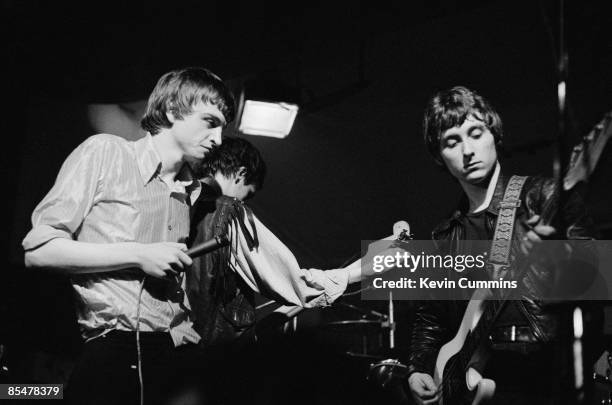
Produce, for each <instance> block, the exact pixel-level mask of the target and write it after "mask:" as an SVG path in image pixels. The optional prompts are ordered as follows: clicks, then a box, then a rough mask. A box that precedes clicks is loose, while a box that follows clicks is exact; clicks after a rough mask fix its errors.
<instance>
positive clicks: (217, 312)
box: [186, 178, 257, 348]
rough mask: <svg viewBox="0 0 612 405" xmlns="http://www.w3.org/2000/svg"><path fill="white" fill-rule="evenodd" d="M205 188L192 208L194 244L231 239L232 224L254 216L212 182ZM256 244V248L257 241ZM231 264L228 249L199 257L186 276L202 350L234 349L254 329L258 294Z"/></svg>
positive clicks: (187, 289) (188, 293)
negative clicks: (246, 216)
mask: <svg viewBox="0 0 612 405" xmlns="http://www.w3.org/2000/svg"><path fill="white" fill-rule="evenodd" d="M202 188H203V190H202V191H203V192H202V193H201V195H200V198H199V199H198V201H197V202H196V204H195V205H194V207H193V213H192V219H191V232H190V241H189V244H190V245H197V244H198V243H202V242H204V241H208V240H210V239H212V238H214V237H215V236H219V235H225V234H227V230H228V227H229V226H230V223H232V222H233V223H235V224H237V225H238V226H244V225H243V224H242V221H243V220H242V218H243V217H244V212H245V211H247V212H248V211H249V208H248V207H247V206H245V205H244V204H243V203H242V202H240V201H238V200H236V199H235V198H230V197H226V196H223V195H221V189H220V188H219V186H218V185H217V184H216V182H214V180H212V179H209V178H207V179H205V181H204V182H203V183H202ZM245 235H246V234H245ZM245 237H246V236H245ZM247 239H248V238H247ZM251 243H252V244H256V243H257V241H256V239H255V240H253V241H252V242H251ZM229 262H230V246H225V247H222V248H220V249H217V250H215V251H213V252H211V253H208V254H205V255H203V256H200V257H196V258H194V259H193V264H192V266H191V268H190V269H189V271H187V272H186V292H187V296H188V298H189V303H190V306H191V311H192V315H193V317H194V329H195V330H196V332H198V334H200V336H201V337H202V340H201V341H200V346H201V347H202V348H208V347H211V346H218V345H226V344H233V343H234V342H235V341H236V340H237V338H238V337H241V336H242V335H243V334H244V333H245V332H246V331H248V330H250V329H251V328H252V327H253V326H254V325H255V301H254V295H253V291H252V290H251V289H250V288H249V287H248V286H247V285H246V284H245V283H244V281H242V279H241V278H240V277H239V276H238V275H237V274H236V273H235V272H234V271H232V270H231V269H230V267H229Z"/></svg>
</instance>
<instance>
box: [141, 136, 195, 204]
mask: <svg viewBox="0 0 612 405" xmlns="http://www.w3.org/2000/svg"><path fill="white" fill-rule="evenodd" d="M134 149H135V150H136V161H137V163H138V170H139V171H140V176H141V177H142V182H143V184H145V185H146V184H148V183H149V182H150V181H151V180H152V179H153V178H155V176H157V175H158V174H159V171H160V170H161V166H162V160H161V156H160V155H159V152H158V151H157V149H156V148H155V144H154V143H153V137H152V136H151V134H150V133H147V134H146V135H145V136H144V137H143V138H140V139H139V140H137V141H136V142H134ZM175 185H177V186H179V188H184V190H185V192H186V193H187V194H188V195H189V200H190V201H191V204H193V203H194V202H195V201H196V200H197V199H198V197H199V196H200V190H201V185H200V182H199V181H198V180H197V179H196V178H195V175H194V173H193V171H192V170H191V167H189V165H188V164H185V165H183V167H182V168H181V170H180V171H179V173H178V175H177V176H176V181H175ZM177 191H178V190H177Z"/></svg>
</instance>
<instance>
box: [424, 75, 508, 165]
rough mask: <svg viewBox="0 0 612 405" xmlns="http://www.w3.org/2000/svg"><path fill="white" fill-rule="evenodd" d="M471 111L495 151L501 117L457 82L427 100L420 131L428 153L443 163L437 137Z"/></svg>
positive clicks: (459, 123)
mask: <svg viewBox="0 0 612 405" xmlns="http://www.w3.org/2000/svg"><path fill="white" fill-rule="evenodd" d="M470 115H473V116H474V117H475V118H477V119H479V120H481V121H482V122H483V123H484V124H485V125H486V126H487V128H488V129H489V131H491V133H492V134H493V137H494V139H495V144H496V147H497V150H498V152H499V151H500V148H501V146H502V138H503V130H502V121H501V118H499V115H498V114H497V111H495V109H494V108H493V107H492V106H491V104H489V102H488V101H487V100H485V99H484V98H483V97H482V96H480V95H479V94H478V93H476V92H475V91H472V90H470V89H468V88H466V87H462V86H456V87H453V88H451V89H449V90H443V91H440V92H438V93H437V94H436V95H435V96H433V97H432V98H431V100H429V103H428V104H427V108H426V109H425V117H424V119H423V135H424V138H425V144H426V145H427V149H428V150H429V153H430V154H431V155H432V156H433V158H434V160H435V161H436V163H438V164H439V165H442V166H443V165H444V163H443V161H442V157H441V156H440V137H441V136H442V134H443V133H444V131H446V130H447V129H449V128H453V127H456V126H461V125H462V124H463V122H464V121H465V119H466V118H467V117H468V116H470Z"/></svg>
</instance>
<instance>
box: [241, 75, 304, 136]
mask: <svg viewBox="0 0 612 405" xmlns="http://www.w3.org/2000/svg"><path fill="white" fill-rule="evenodd" d="M280 76H281V75H280V73H278V72H276V71H271V72H267V73H266V74H260V75H259V76H257V77H255V78H250V79H247V80H246V81H244V82H243V84H242V91H241V92H240V100H239V106H238V117H239V119H238V120H237V127H238V128H237V129H238V131H240V132H242V133H244V134H247V135H259V136H270V137H274V138H285V137H287V135H289V133H290V132H291V128H292V127H293V123H294V122H295V118H296V116H297V113H298V110H299V107H298V105H299V104H300V93H301V92H300V89H299V88H298V87H297V86H295V85H288V84H287V83H286V82H284V81H283V80H281V79H280Z"/></svg>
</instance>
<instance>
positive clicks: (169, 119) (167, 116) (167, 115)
mask: <svg viewBox="0 0 612 405" xmlns="http://www.w3.org/2000/svg"><path fill="white" fill-rule="evenodd" d="M166 118H168V121H170V123H172V124H174V121H176V118H174V114H172V112H170V111H166Z"/></svg>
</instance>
